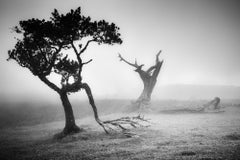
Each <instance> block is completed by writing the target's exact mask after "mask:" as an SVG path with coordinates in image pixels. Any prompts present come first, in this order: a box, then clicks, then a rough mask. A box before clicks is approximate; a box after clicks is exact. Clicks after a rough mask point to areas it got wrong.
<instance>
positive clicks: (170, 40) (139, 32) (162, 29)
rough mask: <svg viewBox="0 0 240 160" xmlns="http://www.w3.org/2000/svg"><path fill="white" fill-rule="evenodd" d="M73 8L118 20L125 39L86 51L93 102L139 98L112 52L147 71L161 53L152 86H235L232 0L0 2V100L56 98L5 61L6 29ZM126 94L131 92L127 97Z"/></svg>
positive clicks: (238, 72)
mask: <svg viewBox="0 0 240 160" xmlns="http://www.w3.org/2000/svg"><path fill="white" fill-rule="evenodd" d="M78 6H81V7H82V13H83V14H84V15H86V16H90V17H91V18H92V19H93V20H101V19H105V20H106V21H109V22H114V23H116V25H117V26H119V27H120V33H121V35H122V39H123V44H122V45H114V46H107V45H101V46H98V45H95V44H94V45H91V46H89V48H88V50H87V51H86V53H84V58H83V59H84V60H89V59H90V58H93V62H91V63H89V64H88V65H87V66H85V67H84V69H83V81H84V82H87V83H89V85H90V86H91V88H92V91H93V93H94V96H96V97H102V98H104V97H113V98H117V97H125V98H126V97H129V98H137V96H138V94H140V92H141V89H142V82H141V80H140V78H139V76H138V75H137V73H136V72H134V71H133V68H131V67H130V66H128V65H126V64H124V63H123V62H120V61H119V59H118V57H117V54H118V53H121V54H122V56H123V57H124V58H126V59H128V60H129V61H132V62H134V60H135V58H137V61H138V63H139V64H142V63H144V64H145V66H146V67H148V66H150V65H152V64H154V62H155V55H156V54H157V52H158V51H159V50H162V54H161V56H160V58H161V59H164V64H163V67H162V70H161V72H160V75H159V78H158V83H157V85H156V88H157V87H159V86H164V85H171V84H194V85H234V86H240V63H239V62H240V53H239V52H240V44H239V43H240V13H239V12H240V10H239V8H240V1H238V0H235V1H233V0H211V1H207V0H198V1H197V0H176V1H171V0H170V1H169V0H165V1H160V0H131V1H127V0H125V1H123V0H68V1H66V0H51V1H48V0H41V1H37V0H1V1H0V19H1V24H0V35H1V36H0V42H1V43H0V44H1V54H0V73H1V78H0V96H2V97H13V98H19V97H20V98H24V99H29V98H32V97H35V98H38V96H39V95H40V96H41V98H42V97H44V96H46V98H49V97H51V96H53V97H54V96H55V97H56V96H57V95H56V93H55V92H54V91H51V89H49V88H48V87H47V86H46V85H45V84H43V83H42V82H41V81H40V80H39V79H38V78H37V77H34V76H33V75H32V74H31V73H30V71H28V69H26V68H21V67H20V66H18V65H17V64H16V62H14V61H9V62H7V61H6V59H7V58H8V55H7V50H9V49H11V48H13V47H14V44H15V43H16V41H15V40H14V34H13V33H11V30H10V28H11V27H13V26H15V25H17V24H18V21H19V20H25V19H28V18H39V19H42V18H49V17H50V13H51V12H52V11H53V9H54V8H57V9H58V10H59V11H60V12H62V13H66V12H67V11H69V10H70V9H76V8H77V7H78ZM128 90H129V91H131V93H133V94H131V95H126V94H127V93H128ZM133 91H134V92H133ZM134 93H135V94H134ZM160 94H161V93H160ZM162 94H164V93H162ZM81 96H82V97H84V94H82V93H81ZM155 97H156V96H155Z"/></svg>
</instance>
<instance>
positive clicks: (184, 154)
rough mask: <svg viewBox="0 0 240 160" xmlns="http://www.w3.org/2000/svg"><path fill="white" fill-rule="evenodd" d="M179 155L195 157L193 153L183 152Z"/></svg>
mask: <svg viewBox="0 0 240 160" xmlns="http://www.w3.org/2000/svg"><path fill="white" fill-rule="evenodd" d="M181 155H182V156H194V155H196V153H195V152H193V151H183V152H181Z"/></svg>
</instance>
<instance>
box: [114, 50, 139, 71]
mask: <svg viewBox="0 0 240 160" xmlns="http://www.w3.org/2000/svg"><path fill="white" fill-rule="evenodd" d="M118 57H119V58H120V61H123V62H125V63H127V64H129V65H130V66H133V67H135V68H139V67H140V66H143V64H142V65H140V66H139V65H138V64H137V60H136V59H135V63H134V64H133V63H130V62H128V61H127V60H125V59H124V58H123V57H122V55H121V54H120V53H118Z"/></svg>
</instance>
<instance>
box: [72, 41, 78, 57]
mask: <svg viewBox="0 0 240 160" xmlns="http://www.w3.org/2000/svg"><path fill="white" fill-rule="evenodd" d="M71 45H72V47H73V50H74V52H75V53H76V55H78V51H77V48H76V47H75V46H74V44H73V42H71Z"/></svg>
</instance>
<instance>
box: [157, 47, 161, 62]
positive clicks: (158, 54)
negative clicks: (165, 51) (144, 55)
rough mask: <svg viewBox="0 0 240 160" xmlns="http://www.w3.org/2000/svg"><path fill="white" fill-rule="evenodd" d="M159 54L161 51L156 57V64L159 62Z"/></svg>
mask: <svg viewBox="0 0 240 160" xmlns="http://www.w3.org/2000/svg"><path fill="white" fill-rule="evenodd" d="M161 52H162V50H160V51H159V52H158V53H157V55H156V64H157V63H158V62H159V56H160V53H161Z"/></svg>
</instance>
